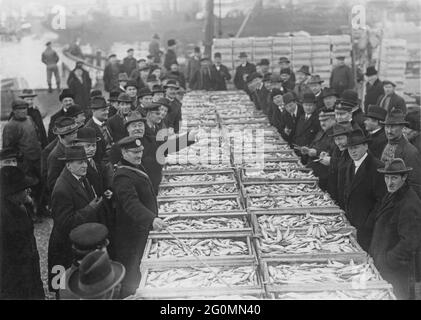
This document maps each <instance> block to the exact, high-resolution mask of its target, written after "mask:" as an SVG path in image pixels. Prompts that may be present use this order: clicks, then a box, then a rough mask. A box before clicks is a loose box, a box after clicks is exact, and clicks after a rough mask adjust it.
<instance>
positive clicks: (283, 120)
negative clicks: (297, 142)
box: [273, 89, 304, 144]
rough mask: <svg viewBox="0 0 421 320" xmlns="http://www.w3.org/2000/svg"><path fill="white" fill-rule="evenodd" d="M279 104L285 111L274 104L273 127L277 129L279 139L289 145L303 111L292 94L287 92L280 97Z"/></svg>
mask: <svg viewBox="0 0 421 320" xmlns="http://www.w3.org/2000/svg"><path fill="white" fill-rule="evenodd" d="M275 90H276V89H274V92H275ZM279 92H280V91H279ZM273 94H274V93H273ZM275 97H276V96H275ZM274 101H275V100H274ZM280 102H281V103H282V104H283V106H284V109H285V110H282V111H281V110H279V104H278V103H275V104H276V105H277V107H276V109H275V110H274V114H273V118H274V120H273V121H274V127H275V128H277V129H278V132H279V133H280V135H281V137H282V138H283V139H284V140H285V141H286V142H288V144H291V143H292V139H293V137H294V135H295V130H296V128H297V123H298V119H299V118H300V117H301V115H303V114H304V110H303V107H302V105H301V104H299V103H298V102H297V99H296V97H295V95H294V93H292V92H287V93H285V94H284V95H282V100H281V101H280Z"/></svg>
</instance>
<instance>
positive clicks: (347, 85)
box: [329, 56, 355, 94]
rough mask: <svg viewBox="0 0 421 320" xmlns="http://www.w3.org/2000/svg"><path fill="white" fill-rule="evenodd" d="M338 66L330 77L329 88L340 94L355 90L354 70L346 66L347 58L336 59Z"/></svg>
mask: <svg viewBox="0 0 421 320" xmlns="http://www.w3.org/2000/svg"><path fill="white" fill-rule="evenodd" d="M336 61H337V65H336V66H335V67H334V68H333V70H332V73H331V75H330V81H329V88H333V89H335V91H336V92H337V93H338V94H342V92H343V91H344V90H346V89H353V88H354V86H355V81H354V75H353V74H352V70H351V68H350V67H348V66H347V65H346V64H345V56H337V57H336Z"/></svg>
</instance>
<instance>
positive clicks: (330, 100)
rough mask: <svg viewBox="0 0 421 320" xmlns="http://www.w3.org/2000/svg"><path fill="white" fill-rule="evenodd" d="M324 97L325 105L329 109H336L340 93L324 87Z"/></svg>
mask: <svg viewBox="0 0 421 320" xmlns="http://www.w3.org/2000/svg"><path fill="white" fill-rule="evenodd" d="M322 97H323V105H324V107H325V108H326V109H328V110H332V111H335V105H336V101H337V100H338V98H339V95H338V94H337V93H336V91H335V90H334V89H331V88H324V89H323V93H322Z"/></svg>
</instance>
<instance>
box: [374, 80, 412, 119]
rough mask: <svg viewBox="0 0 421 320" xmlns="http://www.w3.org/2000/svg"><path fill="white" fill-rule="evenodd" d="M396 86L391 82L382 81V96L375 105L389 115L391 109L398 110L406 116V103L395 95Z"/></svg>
mask: <svg viewBox="0 0 421 320" xmlns="http://www.w3.org/2000/svg"><path fill="white" fill-rule="evenodd" d="M395 88H396V84H395V83H394V82H392V81H389V80H385V81H383V91H384V94H382V95H381V96H380V97H379V98H378V99H377V103H376V104H377V105H378V106H379V107H381V108H383V109H385V110H386V111H387V113H390V112H391V111H392V109H399V110H401V111H402V113H403V114H406V103H405V100H404V99H403V98H402V97H401V96H399V95H397V94H396V93H395Z"/></svg>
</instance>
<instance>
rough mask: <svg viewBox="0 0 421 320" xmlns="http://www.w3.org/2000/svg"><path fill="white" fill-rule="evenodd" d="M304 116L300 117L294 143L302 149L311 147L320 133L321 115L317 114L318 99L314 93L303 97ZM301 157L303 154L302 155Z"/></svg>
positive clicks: (305, 94)
mask: <svg viewBox="0 0 421 320" xmlns="http://www.w3.org/2000/svg"><path fill="white" fill-rule="evenodd" d="M303 109H304V114H302V115H301V116H300V118H299V119H298V122H297V127H296V129H295V134H294V137H293V139H292V142H293V143H294V144H296V145H298V146H300V147H302V146H309V145H310V143H311V142H312V141H313V140H314V138H315V137H316V134H317V132H319V131H320V122H319V114H318V113H317V112H316V97H315V96H314V94H313V93H312V92H307V93H304V95H303ZM300 155H301V154H300Z"/></svg>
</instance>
